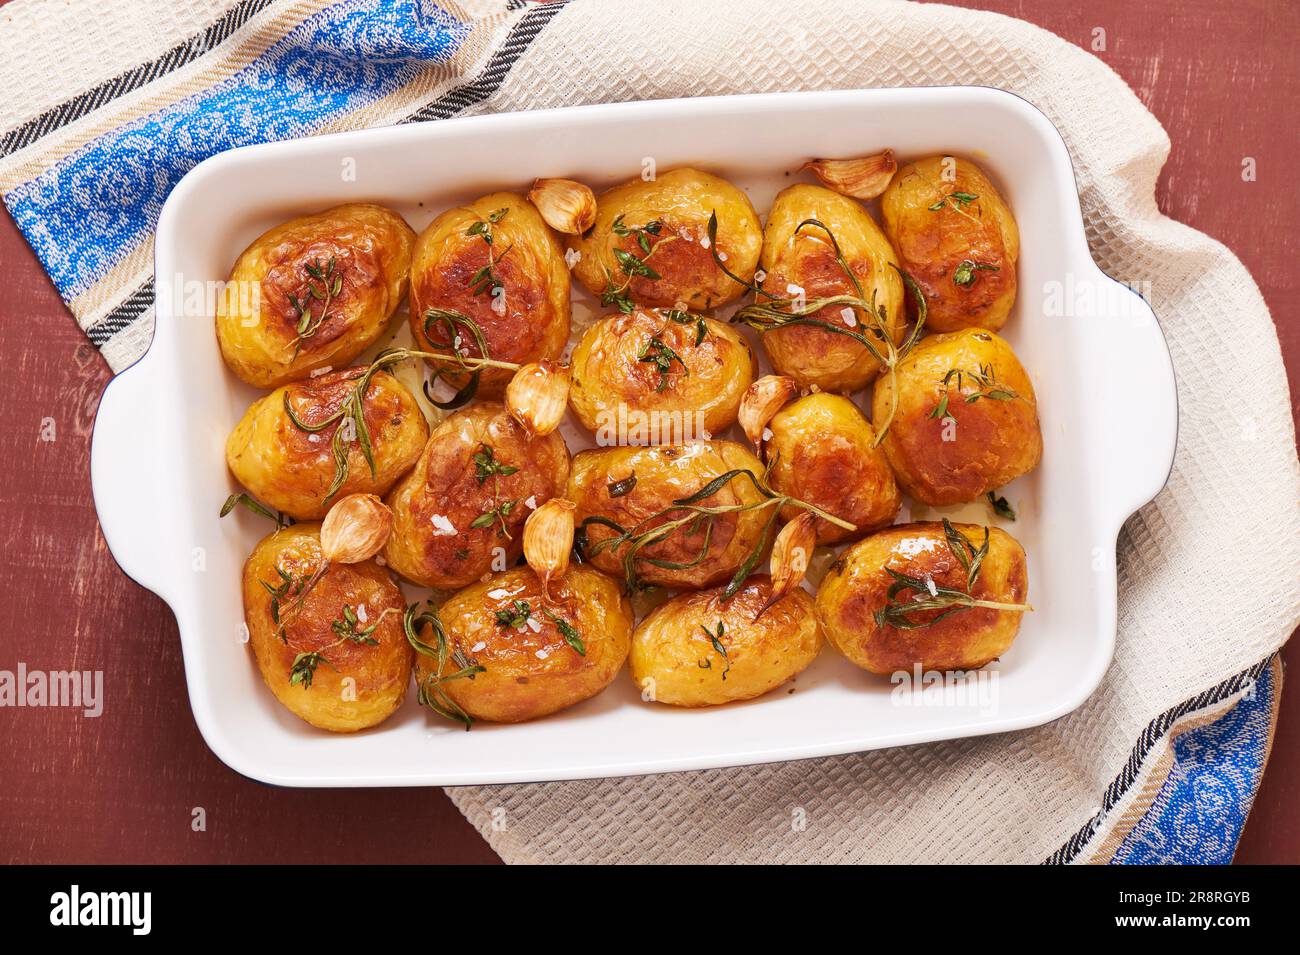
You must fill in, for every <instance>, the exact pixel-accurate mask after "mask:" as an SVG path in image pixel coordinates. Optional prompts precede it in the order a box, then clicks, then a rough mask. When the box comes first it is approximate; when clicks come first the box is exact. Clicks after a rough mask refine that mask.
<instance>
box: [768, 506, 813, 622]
mask: <svg viewBox="0 0 1300 955" xmlns="http://www.w3.org/2000/svg"><path fill="white" fill-rule="evenodd" d="M816 547H817V516H816V515H815V514H812V513H810V512H809V511H804V512H803V513H802V514H800V515H799V516H798V517H796V518H795V519H794V520H792V521H790V522H789V523H788V524H786V525H785V527H783V528H781V533H779V534H777V535H776V540H775V541H773V542H772V596H770V597H768V598H767V603H765V604H763V608H762V609H761V610H759V612H758V613H757V614H755V615H754V619H755V620H757V619H758V618H759V617H761V616H763V614H764V613H765V612H766V611H767V608H768V607H770V606H772V605H773V604H774V603H776V602H777V601H778V600H780V599H781V598H782V597H784V596H785V595H786V594H788V593H789V592H790V591H792V590H794V588H796V587H798V586H799V585H800V584H801V583H803V578H804V574H806V573H807V572H808V562H809V561H810V560H811V559H812V555H813V551H814V550H815V549H816Z"/></svg>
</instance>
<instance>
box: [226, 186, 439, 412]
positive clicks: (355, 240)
mask: <svg viewBox="0 0 1300 955" xmlns="http://www.w3.org/2000/svg"><path fill="white" fill-rule="evenodd" d="M414 242H415V233H414V232H413V231H412V230H411V227H410V226H408V225H407V224H406V222H405V221H403V219H402V217H401V216H399V215H398V214H397V213H396V212H393V211H392V210H390V209H385V208H384V207H383V206H375V205H369V204H366V203H350V204H348V205H343V206H335V207H334V208H333V209H327V210H325V211H324V212H321V213H318V214H316V215H313V216H303V217H302V218H300V219H291V220H290V221H288V222H286V223H284V224H283V225H278V226H276V227H275V228H274V229H271V230H270V231H269V232H266V233H264V234H263V235H261V236H260V237H258V238H257V239H256V240H255V241H254V242H253V244H252V245H250V246H249V247H248V248H247V249H245V250H244V252H243V254H242V255H240V257H239V259H238V260H237V261H236V262H235V267H234V268H233V269H232V270H231V272H230V284H229V293H228V295H226V296H219V297H218V302H217V341H218V342H219V343H220V345H221V354H222V356H223V357H224V358H225V359H226V364H227V365H229V366H230V370H231V371H233V372H234V373H235V374H236V375H238V376H239V377H240V378H242V379H243V380H244V381H246V382H248V383H249V384H250V385H257V386H258V387H259V388H274V387H277V386H279V385H283V384H284V383H285V382H289V381H293V380H294V379H297V378H302V377H303V376H304V375H306V374H307V373H308V372H310V371H314V370H315V369H317V368H324V367H326V366H332V367H335V368H338V367H341V366H343V365H346V364H348V363H349V362H351V361H352V360H353V359H354V358H356V357H357V356H358V355H360V354H361V353H362V352H363V351H365V350H366V349H367V348H369V347H370V346H371V345H373V344H374V343H375V342H376V341H378V340H379V338H380V336H382V335H383V334H384V332H385V330H386V329H387V328H388V320H389V319H390V318H392V316H393V312H395V311H397V307H398V306H399V305H401V304H402V299H403V298H405V297H406V282H407V277H408V276H409V274H410V268H411V247H412V245H413V244H414Z"/></svg>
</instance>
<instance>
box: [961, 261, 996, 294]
mask: <svg viewBox="0 0 1300 955" xmlns="http://www.w3.org/2000/svg"><path fill="white" fill-rule="evenodd" d="M1000 271H1002V269H1001V267H999V266H996V265H989V264H987V263H985V262H976V261H974V260H973V259H962V260H961V261H960V262H958V263H957V267H956V268H955V269H953V270H952V284H953V285H956V286H958V287H960V288H970V287H971V286H972V285H974V284H975V277H976V276H975V273H976V272H1000Z"/></svg>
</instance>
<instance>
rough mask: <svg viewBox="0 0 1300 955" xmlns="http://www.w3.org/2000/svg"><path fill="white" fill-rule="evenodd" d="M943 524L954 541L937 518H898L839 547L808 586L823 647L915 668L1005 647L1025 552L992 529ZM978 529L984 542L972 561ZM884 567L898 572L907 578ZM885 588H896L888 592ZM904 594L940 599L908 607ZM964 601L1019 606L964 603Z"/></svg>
mask: <svg viewBox="0 0 1300 955" xmlns="http://www.w3.org/2000/svg"><path fill="white" fill-rule="evenodd" d="M949 526H950V527H952V529H953V533H954V534H959V535H960V536H961V538H962V540H957V541H953V542H950V541H949V540H948V538H947V534H946V533H945V530H946V529H945V526H944V524H938V523H934V522H928V523H919V524H899V525H897V526H896V527H891V528H889V529H887V530H883V531H881V532H880V533H878V534H875V535H873V536H871V537H868V538H867V539H866V540H863V541H859V542H858V543H856V544H854V545H853V546H852V547H850V548H849V549H848V550H846V551H845V552H844V553H843V554H841V555H840V558H839V559H838V560H837V561H836V562H835V563H834V564H832V565H831V567H830V570H829V571H828V572H827V574H826V576H825V577H824V578H823V579H822V583H821V587H820V588H819V589H818V591H817V616H818V618H820V620H821V625H822V630H823V632H824V633H825V634H826V639H827V640H828V641H830V643H831V645H832V646H834V647H835V648H836V649H837V650H839V651H840V653H842V654H844V655H845V656H846V657H848V658H849V659H850V660H851V661H852V662H854V663H856V664H857V665H858V666H860V667H862V668H863V669H864V670H870V671H871V672H872V673H894V672H897V671H899V670H911V669H912V668H913V667H914V666H916V665H920V667H921V668H922V669H924V670H971V669H976V668H978V667H982V666H984V665H985V664H986V663H988V662H989V661H991V660H996V659H997V658H998V657H999V656H1001V655H1002V654H1003V653H1005V652H1006V651H1007V649H1008V648H1009V647H1010V646H1011V641H1013V640H1014V639H1015V638H1016V633H1017V632H1018V631H1019V630H1020V618H1021V617H1022V616H1023V612H1024V609H1027V608H1026V607H1025V600H1026V598H1027V597H1028V594H1029V576H1028V572H1027V570H1026V567H1025V552H1024V550H1023V549H1022V548H1021V546H1020V544H1019V542H1018V541H1016V539H1015V538H1014V537H1012V536H1011V535H1010V534H1008V533H1007V532H1006V531H1003V530H1002V529H1001V528H997V527H993V528H983V527H977V526H975V525H973V524H956V525H949ZM986 530H987V531H988V535H989V536H988V549H987V552H986V553H985V554H984V556H983V557H982V558H981V559H980V560H979V563H978V564H976V563H975V557H976V555H977V554H978V553H979V552H980V551H982V550H983V548H984V540H985V539H984V533H985V531H986ZM963 540H964V543H963V542H962V541H963ZM959 552H960V553H964V554H965V555H966V559H965V560H962V559H960V558H959V557H958V554H959ZM972 567H973V568H974V569H975V571H976V576H975V581H974V585H973V586H972V585H971V583H970V569H971V568H972ZM889 571H894V572H895V573H897V574H901V575H903V576H904V577H905V578H908V579H909V580H910V582H911V585H910V586H909V585H908V584H907V583H905V582H904V581H902V580H900V578H898V577H894V576H891V574H890V573H889ZM930 583H933V584H934V588H935V589H934V595H933V596H932V595H931V592H930V589H929V584H930ZM891 588H897V590H896V591H895V594H894V596H893V597H892V598H891V596H890V593H889V591H890V590H891ZM914 600H923V601H931V602H932V603H933V602H934V601H936V600H939V601H947V603H946V604H945V606H943V607H933V606H932V607H931V608H930V609H919V610H912V611H908V609H907V606H908V604H909V603H910V602H912V601H914ZM972 601H978V602H979V603H981V604H990V603H991V604H996V605H999V606H1001V607H1011V608H1019V609H998V607H990V606H974V605H970V604H971V602H972ZM954 607H955V608H956V609H953V608H954Z"/></svg>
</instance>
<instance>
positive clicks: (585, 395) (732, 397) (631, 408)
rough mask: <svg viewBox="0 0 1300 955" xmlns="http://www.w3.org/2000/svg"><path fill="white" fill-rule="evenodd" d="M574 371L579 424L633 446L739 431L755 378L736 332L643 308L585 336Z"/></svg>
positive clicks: (604, 321) (694, 318) (696, 318)
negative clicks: (620, 434) (739, 412)
mask: <svg viewBox="0 0 1300 955" xmlns="http://www.w3.org/2000/svg"><path fill="white" fill-rule="evenodd" d="M571 365H572V368H573V387H572V391H571V392H570V399H569V400H570V403H571V405H572V407H573V410H574V413H575V414H576V415H577V416H578V420H579V421H581V422H582V423H583V425H585V426H586V427H587V429H588V430H590V431H593V432H597V433H598V434H601V435H603V436H606V437H610V438H614V437H616V432H617V431H619V430H624V431H626V432H627V435H626V436H625V437H626V443H629V444H679V443H682V442H685V441H689V440H693V439H695V438H701V437H709V436H710V435H713V434H718V433H720V432H721V431H723V430H724V429H725V428H728V427H730V426H731V425H732V424H734V423H735V420H736V409H737V408H738V407H739V406H740V398H741V395H743V394H744V393H745V389H746V388H748V387H749V385H750V382H752V381H753V380H754V370H755V363H754V354H753V352H752V351H751V350H750V347H749V344H748V342H746V341H745V339H744V338H743V337H741V335H740V334H739V333H738V332H736V330H735V329H733V328H732V327H731V326H729V325H727V324H725V323H723V322H719V321H715V320H714V319H711V318H703V317H701V316H699V315H692V314H690V313H688V312H680V311H675V310H652V309H643V308H637V309H634V310H633V311H632V312H631V313H628V314H624V313H617V314H614V315H611V316H609V317H608V318H605V319H602V320H601V321H599V322H596V323H595V324H594V325H592V326H591V327H590V328H588V329H587V331H586V332H585V333H584V334H583V336H582V340H581V341H580V342H578V346H577V347H576V348H575V349H574V350H573V357H572V359H571ZM624 421H625V422H626V425H625V426H621V424H620V423H621V422H624ZM634 431H635V433H634ZM601 443H602V444H613V443H618V442H617V441H616V440H612V439H611V440H602V441H601Z"/></svg>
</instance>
